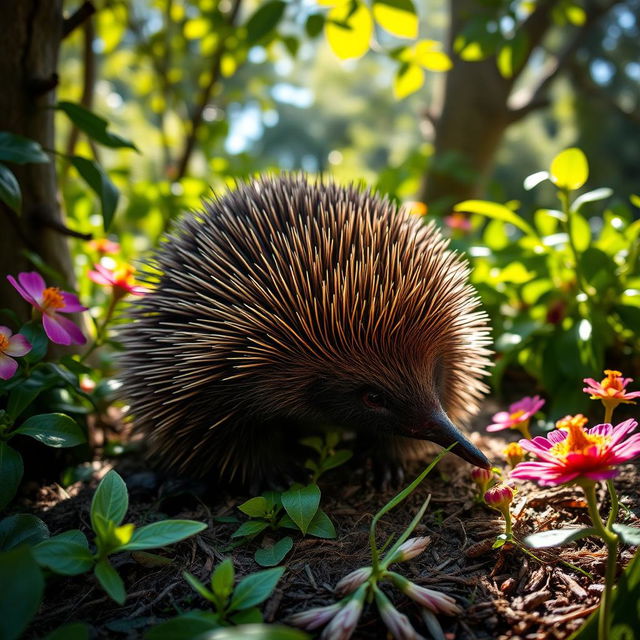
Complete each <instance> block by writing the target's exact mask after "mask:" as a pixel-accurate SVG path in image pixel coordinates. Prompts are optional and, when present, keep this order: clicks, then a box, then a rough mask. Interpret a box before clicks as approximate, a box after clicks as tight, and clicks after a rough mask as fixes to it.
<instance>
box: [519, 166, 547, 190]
mask: <svg viewBox="0 0 640 640" xmlns="http://www.w3.org/2000/svg"><path fill="white" fill-rule="evenodd" d="M548 179H549V172H548V171H536V173H532V174H531V175H529V176H527V177H526V178H525V179H524V183H523V186H524V189H525V191H531V189H533V188H534V187H537V186H538V185H539V184H540V183H542V182H544V181H545V180H548Z"/></svg>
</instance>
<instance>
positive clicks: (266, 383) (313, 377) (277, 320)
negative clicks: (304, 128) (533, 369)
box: [120, 176, 489, 480]
mask: <svg viewBox="0 0 640 640" xmlns="http://www.w3.org/2000/svg"><path fill="white" fill-rule="evenodd" d="M446 247H447V242H446V240H444V239H443V238H442V237H441V236H440V234H439V232H438V231H437V229H436V227H435V225H434V224H428V225H425V224H424V223H423V222H422V220H421V219H419V218H417V217H415V216H411V215H409V214H408V213H406V212H404V211H402V210H398V208H397V207H396V205H395V204H393V203H391V202H390V201H389V200H388V199H386V198H383V197H380V196H378V195H375V194H372V193H371V192H370V191H368V190H363V189H361V188H359V187H357V186H349V187H342V186H338V185H336V184H334V183H332V182H325V183H322V182H311V181H308V180H307V179H306V178H304V177H302V176H284V177H265V178H261V179H259V180H255V181H252V182H250V183H248V184H240V185H239V186H238V187H237V189H236V190H235V191H232V192H230V193H226V194H225V195H223V196H221V197H217V198H215V199H213V200H210V201H208V202H206V203H205V206H204V210H202V211H199V212H196V213H193V214H190V215H186V216H184V217H183V218H182V219H181V220H180V221H179V223H178V224H177V226H176V228H175V229H174V231H173V233H172V234H171V235H170V236H169V237H168V238H167V239H166V241H164V242H163V243H162V244H161V246H160V248H159V249H158V250H157V252H156V254H155V257H154V259H153V261H152V263H151V267H152V269H150V270H149V276H148V279H149V283H150V284H152V285H153V286H154V290H153V291H152V292H151V293H149V294H147V295H146V296H145V297H144V298H142V299H141V300H140V301H139V302H136V304H135V305H134V306H132V308H131V311H130V320H131V322H130V323H128V324H127V325H126V326H125V327H124V328H123V330H122V331H121V334H120V339H121V340H122V341H123V342H124V344H125V347H126V350H125V353H124V355H123V356H122V358H121V363H120V364H121V368H122V378H123V382H124V389H125V393H126V396H127V397H128V399H129V401H130V404H131V413H132V415H133V419H134V422H135V425H136V428H137V429H138V430H139V431H141V432H143V433H144V434H145V436H146V442H147V443H148V447H149V450H150V453H151V454H152V456H153V457H154V458H156V459H158V460H159V461H160V462H161V463H162V464H163V465H164V466H168V467H174V468H176V469H178V470H180V471H181V472H187V473H189V474H191V475H203V474H206V473H208V472H211V471H212V472H214V473H216V474H219V475H221V476H228V477H231V476H234V475H236V476H238V477H240V478H242V479H243V480H246V479H250V478H252V477H253V476H254V475H256V474H261V473H262V472H263V471H264V470H265V469H267V468H268V467H269V465H270V464H271V460H269V456H270V455H271V454H270V453H269V452H270V451H273V450H274V449H277V448H278V447H280V445H281V444H282V445H284V444H285V443H284V442H282V443H281V442H280V440H286V439H287V438H288V436H285V435H283V433H282V432H281V431H282V430H283V429H284V427H282V429H281V426H282V425H284V424H291V423H293V424H297V423H304V422H305V421H306V420H307V419H308V420H309V422H311V423H313V422H314V421H315V422H317V421H319V420H321V419H322V416H319V415H318V412H317V411H316V410H315V408H313V407H311V405H310V403H309V395H308V394H309V390H310V389H313V387H314V384H317V383H316V381H317V380H318V379H329V380H331V379H333V378H339V379H340V380H344V381H345V384H347V385H348V384H351V382H350V381H362V382H363V383H367V384H375V385H377V386H380V387H384V388H385V389H390V390H391V391H392V392H393V394H395V395H396V396H397V398H398V399H399V401H406V402H411V398H412V397H414V394H419V393H421V392H422V391H424V390H425V389H427V388H429V386H430V385H431V386H433V385H434V384H435V376H436V373H435V371H436V368H435V365H434V363H438V366H437V370H438V371H440V372H441V373H440V374H438V375H441V376H444V378H443V381H442V382H441V383H439V384H440V386H439V389H440V399H441V403H442V406H443V407H444V409H445V411H446V412H447V414H448V415H449V416H450V417H451V418H452V420H454V421H459V420H464V419H465V418H466V417H468V416H469V415H470V414H471V413H473V412H474V411H475V410H476V409H477V404H478V401H479V399H480V398H481V396H482V393H483V391H485V386H484V384H483V383H482V382H481V381H480V378H481V376H483V375H485V373H486V368H487V366H488V364H489V363H488V360H487V355H488V351H487V350H486V348H485V346H486V344H487V342H488V329H487V318H486V315H485V314H484V312H482V311H478V300H477V297H476V295H475V292H474V290H473V288H472V287H471V286H470V285H469V284H467V276H468V268H467V266H466V263H465V262H464V261H463V260H461V259H460V257H458V256H457V255H456V254H454V253H453V252H451V251H449V250H447V248H446ZM153 274H159V275H153ZM386 441H387V445H388V446H389V449H391V448H396V449H400V452H399V454H397V455H400V456H402V455H407V454H408V451H407V447H409V448H416V447H419V441H417V440H410V439H407V438H395V437H393V436H390V437H388V438H387V440H386ZM274 460H275V459H274Z"/></svg>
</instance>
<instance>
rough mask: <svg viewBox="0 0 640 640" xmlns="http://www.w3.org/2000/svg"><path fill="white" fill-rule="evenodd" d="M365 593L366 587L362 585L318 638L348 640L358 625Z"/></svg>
mask: <svg viewBox="0 0 640 640" xmlns="http://www.w3.org/2000/svg"><path fill="white" fill-rule="evenodd" d="M365 594H366V587H365V586H364V585H362V586H361V587H359V589H358V591H356V592H355V593H354V594H353V595H352V596H351V599H350V600H349V601H348V602H347V603H346V604H345V605H344V606H343V607H342V608H341V609H340V611H338V613H337V614H336V615H335V616H334V617H333V619H332V620H331V622H330V623H329V624H328V625H327V626H326V627H325V628H324V630H323V632H322V634H321V635H320V640H349V638H350V637H351V636H352V635H353V632H354V631H355V630H356V626H357V625H358V620H359V619H360V614H361V613H362V605H363V604H364V596H365Z"/></svg>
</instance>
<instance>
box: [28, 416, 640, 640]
mask: <svg viewBox="0 0 640 640" xmlns="http://www.w3.org/2000/svg"><path fill="white" fill-rule="evenodd" d="M495 409H496V407H495V406H492V405H488V406H487V408H486V409H485V411H484V412H483V415H482V416H480V417H479V418H478V419H477V420H476V421H475V423H476V426H477V428H478V430H479V432H478V433H474V435H473V440H474V442H475V443H476V444H477V445H478V446H480V448H482V449H483V450H484V451H485V452H486V453H487V454H488V455H489V457H490V458H492V459H493V460H495V462H496V463H497V464H499V465H500V466H502V464H503V460H502V456H501V455H500V454H501V451H502V449H503V448H504V446H505V445H506V440H505V439H503V438H500V437H495V436H486V435H481V433H480V431H483V430H484V426H485V425H486V424H487V423H488V422H487V417H488V416H490V415H491V413H492V412H493V411H494V410H495ZM515 435H516V434H515V433H512V432H509V433H507V438H508V440H514V439H516V438H515ZM94 466H95V467H96V470H95V474H94V481H93V482H91V483H89V484H88V485H87V484H83V483H76V484H74V485H71V486H70V487H67V488H66V489H63V488H62V487H60V486H59V485H57V484H50V485H47V486H44V487H39V488H37V487H35V486H33V488H32V490H31V494H30V495H29V494H28V493H27V495H23V496H22V500H21V502H22V505H21V510H24V508H25V507H26V508H27V509H28V510H29V511H31V512H32V513H34V514H36V515H38V516H39V517H41V518H42V519H43V520H44V521H45V522H46V523H47V525H48V526H49V529H50V531H51V534H52V535H53V534H56V533H59V532H61V531H64V530H67V529H70V528H79V529H81V530H82V531H84V532H85V533H87V534H89V532H90V528H89V506H90V503H91V498H92V495H93V489H95V486H96V484H97V480H98V479H99V478H100V477H102V476H103V475H104V474H105V473H106V472H107V471H108V469H109V468H111V467H112V466H114V467H115V468H116V469H117V470H118V471H119V472H120V473H121V475H122V476H123V477H124V478H125V480H126V481H127V484H128V486H129V492H130V507H129V512H128V515H127V518H126V520H125V521H126V522H134V523H136V525H142V524H145V523H148V522H152V521H154V520H157V519H160V518H165V517H170V518H175V517H179V518H189V519H193V520H199V521H202V522H207V523H208V525H209V528H208V529H207V530H205V531H204V532H203V533H202V534H200V535H198V536H196V537H194V538H190V539H188V540H186V541H184V542H182V543H179V544H177V545H173V546H171V547H168V548H167V549H165V550H160V551H156V552H155V553H157V554H161V555H163V556H165V557H166V558H167V559H168V563H167V564H163V565H161V566H158V565H157V563H156V562H155V561H150V560H149V559H148V558H146V557H144V556H141V555H137V556H135V554H126V553H123V554H119V555H116V556H114V557H113V559H114V564H115V566H116V567H117V569H118V571H119V572H120V574H121V575H122V577H123V579H124V582H125V585H126V588H127V592H128V597H127V600H126V603H125V605H124V606H123V607H120V606H118V605H117V604H116V603H114V602H113V601H111V600H110V599H109V598H108V597H107V596H106V595H105V593H104V592H103V591H102V590H101V588H100V587H99V586H98V585H97V583H96V582H95V579H94V578H93V576H92V575H91V574H86V575H80V576H75V577H72V578H66V577H60V578H57V577H53V578H51V579H50V580H48V581H47V588H46V592H45V598H44V602H43V605H42V607H41V610H40V613H39V615H38V617H37V618H36V621H35V623H34V624H33V625H32V626H31V628H30V630H29V634H28V637H42V636H43V635H44V634H45V633H46V632H48V631H50V630H51V629H53V628H55V627H57V626H59V625H61V624H63V623H66V622H72V621H84V622H88V623H89V624H90V625H92V627H93V629H94V637H97V638H114V639H120V638H122V639H123V640H124V639H127V638H141V637H142V635H143V633H144V630H146V629H148V628H149V627H150V626H152V625H153V624H157V623H159V622H162V621H163V620H166V619H168V618H171V617H173V616H175V615H177V614H178V613H182V612H185V611H188V610H190V609H206V608H207V603H206V602H205V601H204V600H203V599H202V598H200V596H198V595H196V594H195V593H194V591H193V590H192V589H191V587H190V586H189V585H188V584H187V583H186V582H185V580H184V579H183V578H182V575H181V574H182V571H184V570H187V571H189V572H191V573H192V574H194V575H195V576H197V577H198V578H200V579H201V580H202V581H203V582H207V581H208V578H209V576H210V574H211V571H212V569H213V568H214V567H215V566H216V565H217V564H218V563H219V562H220V561H221V560H222V559H223V558H224V557H226V556H227V555H229V553H231V555H232V557H233V560H234V563H235V566H236V571H237V573H238V574H239V575H243V574H247V573H251V572H253V571H256V570H258V569H260V567H258V565H257V564H256V563H255V562H254V560H253V553H254V551H255V548H256V543H253V544H249V545H246V546H242V547H239V548H236V549H234V550H233V551H232V552H228V551H227V552H225V547H226V546H227V545H228V544H229V542H230V535H231V533H232V532H233V531H234V529H235V528H237V526H238V524H237V523H236V524H230V523H221V522H219V520H218V519H219V518H223V519H224V517H225V516H238V517H239V520H242V519H243V518H244V516H243V514H241V513H240V512H239V511H238V510H237V506H238V505H239V504H241V503H242V502H243V501H244V500H246V499H248V498H249V497H251V496H248V495H229V494H220V495H218V496H215V497H207V498H206V499H202V498H201V497H200V498H199V497H196V496H194V495H189V494H184V493H182V494H175V493H174V492H173V491H172V489H171V486H169V484H170V483H163V482H161V481H159V478H158V476H157V475H156V474H155V473H154V472H151V471H149V470H148V468H147V467H146V466H145V463H144V461H143V460H142V459H141V458H140V457H139V456H128V457H125V458H123V459H120V460H116V461H115V462H114V463H113V464H111V463H109V464H106V463H103V465H102V466H100V465H94ZM420 470H421V466H420V465H419V464H416V465H415V467H413V468H411V469H410V470H409V472H408V473H407V476H406V477H407V484H408V482H409V481H410V480H411V479H413V478H414V477H415V476H416V475H417V474H418V473H419V472H420ZM469 471H470V467H469V465H467V464H466V463H464V462H461V461H459V460H458V458H456V457H455V456H453V455H451V454H449V455H448V456H446V457H445V458H444V459H443V460H442V461H441V463H440V464H439V465H438V467H437V468H436V469H435V470H434V471H433V472H432V474H431V475H430V476H428V477H427V478H426V480H425V481H424V482H423V483H422V485H421V486H420V487H418V489H417V490H416V491H415V492H414V493H413V494H412V495H411V496H410V497H409V498H408V499H407V500H405V502H403V503H402V504H401V505H399V506H398V507H397V508H395V509H394V510H392V511H391V512H390V513H388V514H387V515H386V516H385V517H384V518H383V519H382V521H381V523H380V527H379V539H381V540H384V539H386V537H387V536H388V535H390V534H391V533H394V534H396V535H397V534H399V533H401V532H402V530H403V529H404V528H405V527H406V526H407V525H408V523H409V522H410V521H411V520H412V518H413V516H414V515H415V513H416V511H417V510H418V509H419V507H420V506H421V504H422V503H423V502H424V500H425V499H426V497H427V496H428V494H431V502H430V505H429V508H428V510H427V512H426V514H425V516H424V518H423V520H422V522H421V523H420V524H419V525H418V528H417V529H416V532H415V534H416V535H422V536H424V535H428V536H429V537H430V538H431V543H430V545H429V546H428V547H427V549H426V551H425V552H424V553H423V554H422V555H420V556H418V557H417V558H415V559H414V560H412V561H410V562H407V563H404V564H402V565H396V567H399V569H397V570H399V571H400V572H401V573H403V574H404V575H405V576H407V577H408V578H410V579H411V580H412V581H414V582H415V583H417V584H419V585H423V586H426V587H430V588H436V589H438V590H440V591H443V592H445V593H448V594H450V595H451V596H453V597H454V598H455V599H456V600H457V602H458V603H459V604H460V605H461V606H462V608H463V610H464V613H463V615H462V616H460V617H457V618H447V617H446V616H441V617H440V621H441V623H442V626H443V629H444V630H445V633H446V637H447V638H448V639H454V638H455V639H460V640H473V639H485V638H491V639H496V640H501V639H507V638H509V639H511V638H514V639H515V638H522V639H539V640H542V639H562V638H567V637H568V636H569V635H570V634H571V632H572V631H575V630H576V629H577V628H578V627H579V626H580V625H581V623H582V622H583V621H584V620H585V618H586V617H588V616H589V614H590V613H591V612H592V611H594V610H595V609H596V607H597V605H598V602H599V599H600V595H601V592H602V584H603V574H604V566H605V565H604V563H605V554H604V551H603V545H602V544H601V543H600V542H599V541H598V540H597V539H593V538H587V539H583V540H581V541H580V542H578V543H574V544H571V545H569V546H567V547H563V549H562V553H561V554H559V553H558V550H557V549H556V550H553V549H551V550H549V551H544V550H538V551H536V552H535V554H536V556H537V558H538V559H534V558H533V557H531V556H530V555H527V554H526V553H525V552H524V551H522V550H521V549H519V548H518V547H517V546H514V545H507V546H505V547H503V548H501V549H497V550H494V549H492V548H491V545H492V543H493V542H494V541H495V539H496V536H497V535H498V534H500V533H502V532H503V531H504V521H503V520H502V518H501V516H499V514H498V513H497V512H496V511H492V510H490V509H488V508H487V507H485V506H483V505H481V504H478V503H477V502H476V501H474V498H473V493H474V490H473V485H472V483H471V482H470V478H469ZM369 475H370V474H368V473H367V471H366V470H365V469H362V468H359V467H358V465H357V463H356V462H355V459H352V460H351V461H349V462H347V463H346V464H345V465H344V466H343V467H340V468H338V469H335V470H334V471H332V472H329V473H327V474H326V475H325V476H323V478H322V480H321V481H320V486H321V489H322V502H321V506H322V508H323V509H324V510H325V511H326V512H327V513H328V514H329V516H330V517H331V519H332V521H333V522H334V524H335V526H336V529H337V532H338V536H337V538H336V539H335V540H323V539H318V538H312V537H307V538H301V537H300V536H299V535H298V537H297V538H296V537H295V535H294V539H295V544H294V547H293V550H292V551H291V553H290V554H289V555H288V556H287V557H286V559H285V564H286V566H287V571H286V572H285V574H284V575H283V577H282V579H281V580H280V582H279V584H278V587H277V588H276V591H275V592H274V594H273V595H272V596H271V598H270V599H269V600H268V601H267V602H266V603H265V605H264V607H263V611H264V614H265V620H266V621H267V622H271V621H283V620H284V619H285V618H286V617H287V616H288V615H289V614H291V613H294V612H297V611H302V610H305V609H308V608H311V607H315V606H322V605H327V604H331V603H333V602H335V597H334V595H333V593H332V588H333V586H334V585H335V584H336V582H337V581H338V580H339V579H340V578H342V577H343V576H345V575H346V574H347V573H348V572H350V571H352V570H353V569H356V568H358V567H361V566H366V565H368V564H370V556H369V546H368V534H369V525H370V523H371V519H372V517H373V515H374V514H375V513H376V511H378V510H379V509H380V507H381V506H383V505H384V504H385V503H386V502H387V501H388V500H389V499H390V498H391V497H392V496H393V495H395V493H396V492H397V490H389V491H385V492H381V491H380V490H377V489H375V488H374V486H373V484H372V483H371V482H370V478H369ZM639 480H640V467H637V466H634V465H625V466H624V467H622V469H621V474H620V475H619V476H618V478H617V479H616V481H615V483H616V486H617V488H618V491H619V494H620V496H621V502H622V505H623V507H626V509H625V508H623V509H622V510H621V517H623V518H624V519H625V520H624V521H625V522H626V523H627V524H630V525H634V526H638V522H639V519H640V482H639ZM599 498H600V500H601V501H605V503H606V500H607V498H606V496H605V492H604V491H601V492H600V493H599ZM513 513H514V516H515V521H514V534H515V536H516V538H518V539H520V540H521V539H522V538H524V537H525V536H526V535H527V534H529V533H533V532H536V531H541V530H545V529H551V528H558V527H566V526H571V525H581V524H582V525H583V524H588V515H587V510H586V503H585V502H584V500H583V499H582V495H581V492H580V490H579V489H577V488H571V487H557V488H547V489H543V488H540V487H538V486H536V485H534V484H530V483H524V484H521V485H520V486H519V488H518V492H517V494H516V497H515V500H514V503H513ZM632 550H633V549H631V550H629V548H628V547H626V548H625V549H624V550H623V551H622V552H621V554H620V557H619V565H620V566H625V565H626V564H627V563H628V562H629V560H630V559H631V555H632ZM134 556H135V557H134ZM570 565H575V567H577V568H578V569H581V570H582V571H584V572H586V573H587V574H591V576H592V577H588V576H587V575H585V573H582V572H581V571H579V570H577V569H576V568H572V567H571V566H570ZM388 594H389V596H390V597H391V598H392V600H394V602H395V604H396V606H397V608H398V609H399V610H400V611H401V612H403V613H405V614H407V615H408V616H409V618H410V620H411V621H412V623H413V624H414V626H415V627H416V629H418V630H419V632H420V633H422V634H423V635H425V636H427V637H428V636H429V634H428V633H427V632H426V631H425V627H424V624H423V623H422V621H421V620H420V618H419V615H418V610H417V608H416V606H415V605H414V604H413V603H412V602H411V601H410V600H408V598H406V597H405V596H402V595H400V594H399V593H398V592H397V591H395V592H394V591H392V590H389V592H388ZM353 637H354V638H362V639H374V638H386V637H387V636H386V630H385V628H384V626H383V624H382V622H380V620H379V618H378V616H377V614H376V612H375V611H374V610H373V609H372V608H365V611H364V614H363V617H362V619H361V622H360V625H359V627H358V629H357V631H356V633H355V634H354V636H353Z"/></svg>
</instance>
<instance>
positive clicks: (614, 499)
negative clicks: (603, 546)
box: [607, 480, 620, 529]
mask: <svg viewBox="0 0 640 640" xmlns="http://www.w3.org/2000/svg"><path fill="white" fill-rule="evenodd" d="M607 489H608V490H609V495H610V496H611V511H610V512H609V517H608V518H607V529H611V525H612V524H613V523H614V522H615V521H616V520H617V519H618V511H619V510H620V501H619V500H618V492H617V491H616V487H615V485H614V484H613V480H607Z"/></svg>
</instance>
